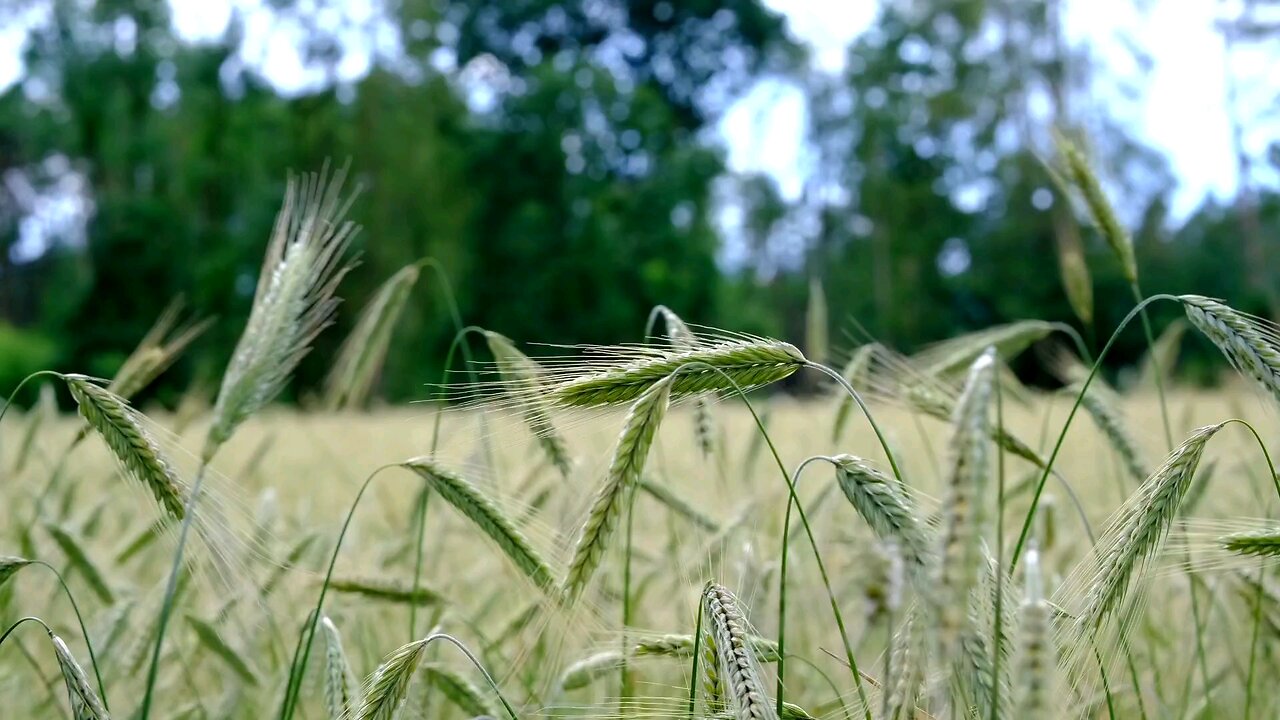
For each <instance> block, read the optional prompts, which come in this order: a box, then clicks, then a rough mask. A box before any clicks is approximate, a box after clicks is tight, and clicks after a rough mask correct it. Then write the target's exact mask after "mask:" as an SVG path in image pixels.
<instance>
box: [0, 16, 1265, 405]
mask: <svg viewBox="0 0 1280 720" xmlns="http://www.w3.org/2000/svg"><path fill="white" fill-rule="evenodd" d="M1278 40H1280V2H1271V1H1269V0H1254V1H1249V0H1242V1H1236V2H1222V1H1219V0H1179V1H1178V2H1164V3H1158V2H1154V1H1147V2H1144V1H1143V0H950V1H947V2H918V1H906V0H901V1H899V0H885V1H884V2H873V1H871V0H866V1H859V2H828V1H827V0H794V1H792V2H786V1H784V0H767V1H760V0H725V1H723V2H710V1H709V0H658V1H652V2H651V1H649V0H636V1H633V2H623V1H620V0H581V1H578V2H573V1H571V2H551V1H549V0H509V1H504V2H477V1H472V0H352V1H351V2H341V1H340V0H97V1H96V2H94V1H93V0H0V388H12V387H13V386H14V385H15V384H16V383H17V382H18V380H20V379H21V377H23V376H24V375H25V374H26V373H29V372H31V371H34V370H37V369H42V368H57V369H62V370H74V371H80V372H86V373H91V374H97V375H103V376H110V375H111V374H112V373H114V371H115V370H116V369H117V367H118V366H119V364H120V363H121V361H122V360H123V359H124V357H125V356H126V355H127V353H128V352H129V351H130V350H131V349H132V348H133V347H134V345H135V344H136V343H137V342H138V340H139V338H140V337H141V336H142V335H143V334H144V333H145V332H146V330H147V328H148V327H149V326H150V325H151V323H152V322H153V320H154V319H155V317H156V316H157V315H158V314H159V313H160V311H161V309H162V308H163V307H164V306H165V305H166V304H167V303H168V301H169V300H170V299H171V298H172V297H174V296H176V295H179V294H182V295H185V298H186V302H187V306H188V308H189V312H190V313H192V314H194V315H197V316H201V317H207V316H216V317H217V321H216V323H215V324H214V325H213V326H212V328H211V329H210V330H209V331H208V332H206V333H205V334H204V335H203V336H202V337H201V338H200V339H199V341H198V342H197V343H196V344H195V345H194V346H193V347H192V349H191V351H190V352H188V353H187V354H186V355H185V356H184V357H183V359H182V360H181V362H180V363H179V364H178V365H177V366H176V367H174V368H173V369H172V370H171V371H170V372H169V373H168V374H167V375H166V376H165V377H163V378H161V380H160V382H159V383H158V384H157V385H156V387H155V389H154V390H152V391H151V393H152V399H157V398H158V399H160V400H162V401H167V402H168V401H172V400H173V398H174V397H176V395H177V393H178V392H179V391H180V390H181V389H183V388H185V387H187V386H188V385H189V384H190V383H191V382H193V381H194V382H206V383H216V381H217V378H218V377H220V375H221V371H222V368H223V367H224V366H225V363H226V360H227V358H228V356H229V355H230V352H231V349H232V346H233V344H234V343H235V340H236V338H237V337H238V335H239V333H240V330H241V328H242V327H243V321H244V317H245V316H246V315H247V313H248V309H249V307H250V304H251V300H252V293H253V289H254V286H255V281H256V275H257V272H258V269H259V267H260V264H261V259H262V254H263V249H264V247H265V245H266V242H267V238H268V235H269V232H270V228H271V224H272V221H273V218H274V215H275V213H276V210H277V208H278V206H279V203H280V201H281V198H282V196H283V192H284V184H285V179H286V177H287V172H288V171H289V170H290V169H294V170H312V169H318V168H319V167H320V166H321V164H322V163H323V162H324V161H325V159H327V158H332V159H334V160H335V161H336V162H339V163H341V162H342V161H344V160H345V159H347V158H350V159H351V163H352V172H353V173H354V176H355V178H356V179H358V181H359V182H360V183H361V184H362V185H363V186H364V192H363V194H362V196H361V198H360V199H359V201H358V202H357V203H356V205H355V208H354V211H353V217H354V218H355V219H356V220H357V221H359V222H360V223H361V224H362V225H363V226H364V230H363V232H362V233H361V235H360V236H359V239H358V245H359V248H360V253H361V259H362V264H361V266H360V267H359V268H358V269H357V270H356V271H355V272H354V273H352V274H351V275H349V276H348V278H347V279H346V281H345V282H344V284H343V287H342V289H341V290H340V294H341V295H342V296H343V297H345V298H346V304H345V305H344V307H343V309H342V312H341V314H340V319H339V327H337V328H335V329H333V330H331V331H329V332H326V333H325V335H324V336H322V337H321V339H320V340H319V342H318V349H317V351H316V352H315V353H313V355H312V357H311V358H309V359H308V361H307V363H306V364H305V365H304V366H303V368H302V371H301V372H300V374H299V379H298V387H296V388H294V390H293V393H292V394H293V396H294V397H298V396H305V394H306V393H307V391H308V388H311V387H314V386H315V384H316V383H317V382H318V381H319V380H320V379H321V378H322V377H323V374H324V372H325V370H326V369H327V368H328V366H329V365H330V364H331V357H332V352H333V350H334V348H335V347H336V345H337V343H338V342H339V341H340V340H341V339H342V337H343V335H344V334H345V331H346V330H347V329H349V328H350V326H351V324H352V323H353V321H354V319H355V317H356V314H357V312H358V309H359V308H360V307H361V306H362V305H363V304H364V302H365V301H366V300H367V299H368V298H369V297H370V295H371V294H372V292H373V291H374V290H375V289H376V288H377V286H378V285H379V284H380V283H381V282H383V281H384V280H385V279H386V278H387V277H389V276H390V275H391V274H392V273H394V272H395V271H396V270H398V269H399V268H401V267H402V266H404V265H406V264H408V263H411V262H413V261H414V260H416V259H418V258H420V257H423V256H432V257H434V258H436V259H438V260H439V262H440V263H441V264H442V265H443V267H444V268H445V269H446V271H447V273H448V276H449V278H450V280H451V281H452V284H453V287H454V289H455V291H456V294H457V300H458V303H459V306H460V311H461V314H462V316H463V317H464V318H465V320H466V322H468V323H474V324H477V325H481V326H484V327H488V328H492V329H496V330H498V331H500V332H503V333H505V334H507V335H508V336H510V337H512V338H514V339H515V340H517V341H520V342H532V341H538V342H548V343H579V342H595V343H610V342H620V341H634V340H636V339H638V338H639V337H640V335H641V333H642V332H643V328H644V323H645V318H646V316H647V314H648V312H649V310H650V308H651V307H652V306H653V305H654V304H657V303H664V304H666V305H669V306H670V307H672V308H673V309H675V310H676V311H677V312H679V313H680V314H681V315H682V316H684V317H685V318H686V319H687V320H689V321H690V322H695V323H701V324H707V325H715V326H719V327H724V328H730V329H734V330H742V331H749V332H756V333H762V334H768V335H773V336H777V337H782V338H786V339H793V340H798V339H799V338H801V337H803V335H804V334H805V323H806V307H807V305H808V304H809V302H810V300H809V296H810V288H811V287H817V286H818V284H820V285H821V287H822V288H823V289H824V291H825V296H826V298H827V306H828V310H827V315H826V319H827V323H828V325H829V327H828V328H827V330H828V331H829V332H830V334H831V337H832V338H833V340H832V346H833V347H835V348H837V349H839V348H841V347H848V346H850V345H852V344H854V342H855V341H857V340H860V339H861V338H862V337H863V333H864V332H865V333H866V334H869V335H871V336H874V337H875V338H877V339H880V340H881V341H883V342H886V343H889V344H892V345H894V346H896V347H898V348H899V349H902V350H907V351H910V350H912V349H914V348H918V347H920V346H921V345H922V344H925V343H928V342H930V341H935V340H938V339H941V338H945V337H948V336H950V335H954V334H956V333H958V332H962V331H966V330H971V329H975V328H980V327H985V326H987V325H990V324H992V323H997V322H1003V321H1008V320H1014V319H1023V318H1043V319H1050V320H1062V321H1067V322H1072V323H1074V324H1076V325H1077V326H1081V327H1082V329H1084V330H1085V331H1086V335H1088V334H1090V333H1091V332H1092V331H1091V330H1090V329H1089V328H1088V327H1085V326H1082V325H1081V323H1080V320H1079V319H1078V318H1077V315H1076V314H1073V312H1072V307H1071V305H1070V304H1069V303H1068V301H1067V298H1066V295H1065V294H1064V292H1063V287H1062V282H1061V280H1060V270H1059V257H1060V253H1062V252H1064V248H1065V249H1067V250H1070V249H1071V248H1081V249H1082V251H1083V253H1084V256H1085V257H1086V258H1087V261H1088V267H1089V269H1090V271H1091V273H1092V277H1091V283H1092V291H1093V297H1094V308H1095V310H1094V316H1095V318H1094V322H1095V324H1096V326H1097V328H1098V330H1097V335H1098V336H1099V337H1100V338H1101V339H1105V337H1106V335H1108V334H1109V333H1110V332H1111V329H1112V328H1113V327H1114V326H1115V324H1116V323H1117V322H1118V321H1119V319H1120V317H1122V316H1123V314H1124V313H1125V312H1127V310H1128V309H1129V308H1130V307H1131V306H1132V299H1131V297H1130V295H1129V290H1128V288H1127V286H1126V285H1125V283H1124V281H1123V279H1122V278H1121V276H1120V272H1119V268H1118V266H1117V264H1116V262H1115V260H1114V257H1113V256H1112V255H1111V253H1110V251H1109V249H1108V248H1107V246H1106V244H1105V243H1104V242H1103V241H1102V240H1101V238H1099V237H1098V236H1097V235H1096V233H1095V232H1094V231H1093V230H1092V228H1090V227H1089V226H1088V224H1087V223H1078V222H1077V218H1078V217H1082V216H1081V215H1080V214H1079V213H1078V211H1077V209H1076V208H1073V207H1071V206H1070V204H1069V203H1067V202H1065V201H1064V199H1063V197H1062V196H1061V195H1060V194H1059V193H1058V192H1057V190H1056V189H1055V188H1054V186H1053V184H1052V182H1051V181H1050V177H1049V174H1048V172H1047V171H1046V169H1045V161H1046V160H1048V161H1052V159H1053V155H1054V153H1053V129H1054V128H1063V129H1067V130H1070V131H1072V132H1073V133H1075V134H1076V136H1077V137H1082V138H1085V139H1086V142H1085V145H1086V146H1087V147H1088V150H1089V152H1090V155H1091V157H1092V158H1093V161H1094V163H1095V165H1096V167H1097V170H1098V172H1099V174H1100V175H1102V177H1103V179H1104V185H1105V187H1106V190H1107V191H1108V193H1109V195H1110V196H1111V197H1112V199H1113V201H1114V202H1115V204H1116V206H1117V208H1118V211H1119V213H1120V214H1121V216H1122V219H1123V220H1124V222H1125V223H1126V224H1127V225H1128V226H1129V227H1130V228H1131V229H1132V232H1133V236H1134V241H1135V244H1136V247H1137V254H1138V258H1139V264H1140V266H1141V268H1142V275H1143V277H1142V282H1143V289H1144V291H1145V292H1147V293H1156V292H1165V291H1170V292H1196V293H1200V294H1204V295H1212V296H1219V297H1224V298H1227V299H1228V300H1229V301H1230V302H1231V303H1232V304H1233V305H1235V306H1237V307H1240V308H1242V309H1247V310H1250V311H1252V312H1254V313H1257V314H1259V315H1264V316H1268V317H1276V316H1277V314H1278V312H1280V287H1278V286H1277V284H1276V275H1277V272H1276V268H1274V267H1272V265H1273V264H1274V262H1273V261H1274V260H1275V258H1276V257H1277V252H1276V251H1277V242H1278V240H1277V237H1280V233H1278V231H1280V195H1277V187H1278V186H1277V180H1280V173H1278V170H1280V145H1277V144H1276V143H1275V140H1276V134H1275V132H1274V131H1275V128H1276V127H1277V125H1276V118H1275V115H1276V110H1277V101H1280V75H1277V74H1276V73H1274V72H1272V69H1273V68H1274V67H1275V64H1274V60H1275V58H1276V56H1277V49H1280V45H1278V44H1277V41H1278ZM814 281H816V282H814ZM438 286H439V282H438V281H437V279H436V278H435V277H434V276H430V275H426V276H424V278H423V281H422V282H420V283H419V284H418V286H417V288H416V289H415V290H414V293H415V295H414V299H413V301H412V302H411V303H410V304H409V307H408V309H407V311H406V313H405V315H404V316H403V317H402V318H401V321H400V326H399V328H398V330H397V333H396V336H395V340H394V342H393V344H392V348H391V351H390V355H389V358H388V361H387V364H386V367H385V370H384V372H383V375H382V378H381V381H380V384H379V389H380V394H381V396H382V397H383V398H385V399H386V400H389V401H395V402H400V401H404V400H408V399H420V398H423V397H426V396H427V395H428V390H427V388H426V387H425V384H426V383H429V382H433V381H434V380H435V379H436V378H437V377H438V375H439V372H440V365H441V362H442V360H443V358H444V355H445V349H446V347H447V346H448V343H449V341H450V339H451V337H452V335H453V325H452V323H451V321H450V316H449V313H448V308H447V305H446V303H445V302H444V300H443V295H442V293H441V292H440V288H439V287H438ZM1175 312H1176V309H1175ZM855 323H857V324H859V325H860V326H861V328H863V330H859V331H854V330H853V328H854V327H855ZM1142 349H1143V340H1142V337H1141V334H1140V333H1137V332H1131V333H1129V334H1127V335H1126V336H1125V337H1124V339H1123V342H1122V343H1121V345H1120V346H1119V350H1118V352H1117V354H1116V355H1115V358H1116V360H1117V362H1119V363H1123V362H1125V361H1131V360H1132V359H1134V358H1135V357H1136V356H1137V355H1138V354H1139V353H1140V352H1141V350H1142ZM1201 351H1202V353H1203V357H1206V358H1207V357H1208V355H1207V353H1208V352H1209V351H1208V350H1207V349H1204V348H1202V349H1201ZM534 352H535V353H536V349H535V350H534ZM1186 359H1187V360H1188V362H1187V363H1185V364H1186V367H1184V368H1183V372H1184V375H1194V374H1195V372H1196V368H1197V365H1196V355H1195V353H1191V354H1190V355H1189V356H1187V358H1186ZM4 392H6V393H7V392H8V390H7V389H6V390H4Z"/></svg>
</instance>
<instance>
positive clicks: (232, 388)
mask: <svg viewBox="0 0 1280 720" xmlns="http://www.w3.org/2000/svg"><path fill="white" fill-rule="evenodd" d="M346 174H347V170H346V168H345V167H343V168H342V169H340V170H338V171H337V172H335V173H334V174H333V177H332V178H330V177H329V173H328V165H327V163H326V165H325V167H324V169H322V170H321V171H320V172H319V173H307V174H304V175H303V176H302V178H301V179H300V180H299V179H296V178H293V177H290V178H289V184H288V188H287V190H286V191H285V199H284V205H283V206H282V207H281V209H280V214H279V215H277V216H276V223H275V228H274V229H273V230H272V237H271V243H270V245H269V246H268V247H267V253H266V257H265V259H264V261H263V267H262V273H261V274H260V275H259V277H258V288H257V292H256V293H255V295H254V298H253V309H252V310H251V311H250V312H249V321H248V323H247V324H246V325H245V329H244V332H243V333H242V334H241V336H240V340H239V342H238V343H237V344H236V349H235V352H234V354H233V355H232V357H231V363H230V364H229V365H228V366H227V370H226V372H225V373H224V374H223V376H222V387H221V389H220V390H219V391H218V399H217V401H216V402H215V403H214V408H213V423H212V424H211V425H210V427H209V432H208V435H207V436H206V438H205V446H204V451H203V453H202V459H203V460H204V461H205V462H206V463H207V462H208V461H209V460H210V459H211V458H212V457H213V455H214V454H215V453H216V452H217V450H218V448H219V447H221V446H222V444H223V443H225V442H226V441H227V440H228V439H229V438H230V437H231V435H232V433H234V432H235V430H236V428H237V427H239V425H240V424H241V423H242V422H244V421H245V419H247V418H248V417H249V416H250V415H252V414H254V413H255V412H257V411H258V410H259V409H261V408H262V406H263V405H266V404H267V403H268V402H270V401H271V400H272V399H273V398H275V396H276V395H277V394H278V393H279V392H280V390H281V388H283V387H284V385H285V383H286V382H287V381H288V379H289V376H290V375H292V374H293V370H294V368H296V367H297V365H298V362H299V361H301V360H302V358H303V356H305V355H306V354H307V352H308V351H309V350H310V348H311V342H312V341H313V340H314V339H315V337H316V336H317V335H319V334H320V332H321V331H322V330H324V328H326V327H328V325H329V324H330V323H331V322H332V319H333V313H334V311H335V309H336V308H337V305H338V299H337V298H336V297H334V294H333V293H334V290H335V289H336V288H337V285H338V283H339V282H340V281H341V280H342V277H343V275H345V274H346V272H347V270H348V269H350V266H349V265H346V264H345V261H344V260H343V255H344V254H345V252H346V249H347V246H348V244H349V243H350V241H351V238H352V236H353V235H354V234H355V233H356V231H357V229H358V227H357V226H356V225H355V224H353V223H352V222H350V221H344V220H343V216H345V215H346V212H347V210H348V208H349V207H350V204H351V198H350V197H348V198H347V199H346V200H344V199H343V198H342V185H343V181H344V180H345V178H346Z"/></svg>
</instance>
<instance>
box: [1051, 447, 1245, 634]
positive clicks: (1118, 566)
mask: <svg viewBox="0 0 1280 720" xmlns="http://www.w3.org/2000/svg"><path fill="white" fill-rule="evenodd" d="M1222 427H1223V424H1221V423H1220V424H1217V425H1207V426H1205V427H1202V428H1199V429H1197V430H1196V431H1194V432H1193V433H1191V435H1190V436H1189V437H1188V438H1187V439H1186V440H1184V441H1183V442H1182V444H1181V445H1179V446H1178V447H1177V448H1175V449H1174V451H1173V453H1172V454H1170V455H1169V457H1168V459H1167V460H1165V463H1164V465H1162V466H1161V467H1160V469H1158V470H1156V471H1155V472H1154V473H1152V475H1151V477H1150V478H1148V479H1147V481H1146V482H1145V483H1143V485H1142V487H1140V488H1138V490H1137V491H1135V493H1134V495H1133V497H1131V498H1130V499H1129V501H1127V502H1126V503H1125V504H1124V506H1123V507H1122V508H1121V509H1120V510H1119V511H1118V513H1117V515H1116V516H1115V519H1113V520H1112V521H1111V523H1110V524H1109V526H1108V529H1107V531H1106V533H1105V534H1104V536H1103V538H1102V539H1100V541H1099V544H1098V548H1099V549H1098V552H1097V553H1096V557H1097V572H1096V573H1095V574H1094V576H1093V581H1092V582H1091V583H1090V584H1089V586H1088V589H1087V591H1086V599H1085V606H1084V609H1083V610H1082V611H1081V612H1080V613H1079V614H1078V615H1077V616H1076V626H1077V627H1078V628H1079V629H1080V630H1081V631H1082V635H1086V636H1090V637H1091V636H1092V634H1093V633H1095V632H1096V631H1097V629H1098V627H1099V625H1100V624H1101V623H1102V622H1103V621H1104V620H1106V618H1107V617H1108V616H1109V615H1110V614H1111V613H1112V611H1114V610H1116V609H1118V607H1119V606H1120V605H1121V603H1122V602H1123V601H1124V599H1125V598H1126V596H1127V595H1128V593H1129V588H1130V585H1131V584H1132V581H1133V578H1134V576H1135V575H1136V574H1138V573H1139V570H1140V568H1142V567H1143V566H1144V565H1145V564H1146V563H1147V562H1148V561H1149V560H1150V559H1151V558H1152V557H1154V556H1155V555H1156V554H1157V553H1158V552H1159V550H1160V547H1161V545H1162V544H1163V542H1164V540H1165V538H1166V537H1167V536H1168V533H1169V528H1170V526H1171V525H1172V524H1173V521H1174V518H1175V517H1176V516H1177V514H1178V508H1179V506H1180V505H1181V504H1182V500H1183V498H1184V497H1185V496H1186V494H1187V490H1188V489H1189V488H1190V487H1191V480H1192V478H1193V477H1194V476H1195V472H1196V468H1197V467H1198V466H1199V464H1200V458H1201V457H1202V456H1203V454H1204V448H1205V445H1206V444H1207V443H1208V442H1209V439H1210V438H1212V437H1213V436H1214V435H1215V434H1216V433H1217V432H1218V431H1219V430H1221V429H1222Z"/></svg>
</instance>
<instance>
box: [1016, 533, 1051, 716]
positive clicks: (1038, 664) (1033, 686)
mask: <svg viewBox="0 0 1280 720" xmlns="http://www.w3.org/2000/svg"><path fill="white" fill-rule="evenodd" d="M1022 567H1023V577H1024V582H1025V584H1026V597H1025V598H1024V599H1023V601H1022V606H1021V607H1020V608H1019V609H1018V614H1019V637H1020V639H1021V646H1020V648H1019V653H1018V669H1017V676H1018V695H1017V698H1016V705H1017V717H1020V718H1050V717H1053V716H1054V715H1055V712H1056V708H1055V706H1056V703H1055V702H1054V701H1053V697H1054V695H1053V674H1054V671H1055V670H1056V666H1057V659H1056V658H1055V656H1054V651H1053V632H1052V630H1053V629H1052V627H1051V625H1050V623H1051V621H1052V614H1053V613H1052V609H1051V608H1050V606H1049V603H1048V602H1046V601H1045V599H1044V579H1043V577H1042V576H1041V572H1040V552H1039V550H1037V549H1036V548H1034V547H1032V548H1031V549H1029V550H1028V551H1027V554H1026V556H1025V560H1024V561H1023V565H1022Z"/></svg>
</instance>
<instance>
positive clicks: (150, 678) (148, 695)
mask: <svg viewBox="0 0 1280 720" xmlns="http://www.w3.org/2000/svg"><path fill="white" fill-rule="evenodd" d="M215 452H217V446H214V447H213V448H212V449H209V448H207V447H206V450H205V452H204V457H203V458H201V460H200V468H199V469H198V470H196V480H195V482H194V483H192V484H191V494H190V495H189V496H188V497H187V502H186V505H185V507H184V508H183V510H182V528H181V529H180V530H179V531H178V546H177V547H176V548H175V549H174V551H173V564H172V565H171V567H170V568H169V580H168V584H167V585H166V586H165V590H164V601H163V603H162V604H161V605H160V617H159V618H158V620H157V623H156V643H155V645H154V646H152V648H151V664H150V666H149V667H148V668H147V688H146V691H145V692H144V693H143V695H142V709H141V710H139V711H138V717H139V718H141V720H147V718H149V717H151V703H152V699H153V698H154V697H155V688H156V679H157V677H158V676H159V674H160V651H161V650H162V649H163V648H164V634H165V630H166V629H168V627H169V618H170V617H172V615H173V606H174V599H175V597H176V595H177V592H178V576H179V575H181V574H182V555H183V551H184V550H186V547H187V536H188V534H189V533H190V531H191V523H192V520H193V519H194V518H195V515H196V503H198V502H199V501H200V491H201V490H202V489H203V488H204V476H205V474H206V472H207V470H208V467H209V461H210V460H212V459H213V454H214V453H215Z"/></svg>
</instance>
